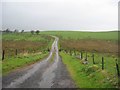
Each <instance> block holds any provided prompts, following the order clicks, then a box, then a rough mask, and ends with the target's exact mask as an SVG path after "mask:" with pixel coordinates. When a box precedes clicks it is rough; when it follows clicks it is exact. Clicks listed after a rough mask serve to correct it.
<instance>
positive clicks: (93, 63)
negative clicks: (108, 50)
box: [92, 53, 95, 64]
mask: <svg viewBox="0 0 120 90" xmlns="http://www.w3.org/2000/svg"><path fill="white" fill-rule="evenodd" d="M92 57H93V64H95V60H94V53H93V55H92Z"/></svg>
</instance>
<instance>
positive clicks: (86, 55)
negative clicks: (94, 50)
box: [85, 52, 87, 61]
mask: <svg viewBox="0 0 120 90" xmlns="http://www.w3.org/2000/svg"><path fill="white" fill-rule="evenodd" d="M85 61H87V52H86V57H85Z"/></svg>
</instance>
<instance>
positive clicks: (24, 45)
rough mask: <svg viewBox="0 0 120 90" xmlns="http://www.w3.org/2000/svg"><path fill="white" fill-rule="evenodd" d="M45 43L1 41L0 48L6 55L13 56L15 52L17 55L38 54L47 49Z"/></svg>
mask: <svg viewBox="0 0 120 90" xmlns="http://www.w3.org/2000/svg"><path fill="white" fill-rule="evenodd" d="M47 45H48V44H47V43H43V42H32V41H3V43H2V46H3V47H2V48H3V50H5V54H6V55H15V50H16V49H17V50H18V53H28V52H29V53H31V52H38V51H41V50H42V49H44V48H45V47H47Z"/></svg>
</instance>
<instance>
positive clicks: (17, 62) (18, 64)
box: [2, 53, 48, 75]
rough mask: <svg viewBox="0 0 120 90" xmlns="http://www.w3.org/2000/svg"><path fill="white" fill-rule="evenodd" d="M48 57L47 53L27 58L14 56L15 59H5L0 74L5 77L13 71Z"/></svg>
mask: <svg viewBox="0 0 120 90" xmlns="http://www.w3.org/2000/svg"><path fill="white" fill-rule="evenodd" d="M47 55H48V53H44V54H33V55H32V54H31V55H30V54H29V55H27V56H23V55H22V56H20V55H18V56H16V57H10V58H5V60H4V61H3V62H2V74H3V75H7V74H8V73H10V72H11V71H13V70H16V69H18V68H22V67H25V66H27V65H30V64H33V63H35V62H37V61H41V60H43V58H45V57H46V56H47Z"/></svg>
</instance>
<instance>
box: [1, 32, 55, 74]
mask: <svg viewBox="0 0 120 90" xmlns="http://www.w3.org/2000/svg"><path fill="white" fill-rule="evenodd" d="M53 40H54V39H53V38H52V37H50V36H47V35H37V34H31V33H3V35H2V49H3V50H4V60H3V62H2V70H3V75H5V74H7V73H9V72H11V71H13V70H15V69H17V68H21V67H24V66H26V65H30V64H32V63H35V62H37V61H40V60H42V59H43V58H45V57H46V56H47V55H48V48H49V49H50V48H51V44H52V42H53Z"/></svg>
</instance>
